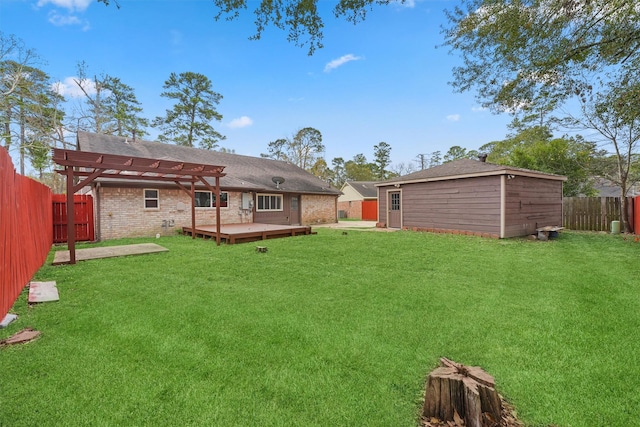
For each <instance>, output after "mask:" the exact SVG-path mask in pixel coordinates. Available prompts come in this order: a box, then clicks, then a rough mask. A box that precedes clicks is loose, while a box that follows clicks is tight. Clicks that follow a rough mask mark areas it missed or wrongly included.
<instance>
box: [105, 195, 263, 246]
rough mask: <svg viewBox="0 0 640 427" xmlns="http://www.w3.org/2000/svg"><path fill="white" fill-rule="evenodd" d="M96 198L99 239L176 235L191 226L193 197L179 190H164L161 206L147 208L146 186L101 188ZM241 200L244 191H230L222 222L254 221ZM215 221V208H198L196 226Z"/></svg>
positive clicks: (223, 210) (221, 213)
mask: <svg viewBox="0 0 640 427" xmlns="http://www.w3.org/2000/svg"><path fill="white" fill-rule="evenodd" d="M149 188H151V187H149ZM94 197H95V199H96V202H97V203H98V204H99V206H98V208H97V209H96V216H97V217H98V219H99V221H97V222H96V224H97V225H98V227H97V228H98V230H97V233H96V234H97V236H96V237H97V239H99V240H107V239H118V238H122V237H150V236H155V235H156V234H160V235H172V234H175V233H177V232H178V230H182V227H184V226H187V227H190V226H191V200H190V198H189V196H188V195H187V194H186V193H185V192H184V191H182V190H179V189H176V190H171V189H160V190H159V198H160V202H159V204H160V206H159V208H157V209H145V208H144V189H142V188H111V187H99V194H98V195H95V194H94ZM241 203H242V193H238V192H229V199H228V207H224V208H220V219H221V223H222V224H235V223H242V222H253V216H252V214H251V213H250V212H249V211H241V210H240V205H241ZM98 211H99V212H98ZM241 212H242V215H240V213H241ZM215 223H216V209H215V208H209V209H206V208H196V225H205V224H215Z"/></svg>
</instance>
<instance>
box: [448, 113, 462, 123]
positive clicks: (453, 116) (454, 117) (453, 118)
mask: <svg viewBox="0 0 640 427" xmlns="http://www.w3.org/2000/svg"><path fill="white" fill-rule="evenodd" d="M447 120H449V121H450V122H458V121H460V114H449V115H448V116H447Z"/></svg>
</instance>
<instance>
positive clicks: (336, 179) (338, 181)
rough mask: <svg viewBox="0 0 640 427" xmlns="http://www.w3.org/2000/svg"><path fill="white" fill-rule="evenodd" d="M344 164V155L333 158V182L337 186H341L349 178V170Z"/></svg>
mask: <svg viewBox="0 0 640 427" xmlns="http://www.w3.org/2000/svg"><path fill="white" fill-rule="evenodd" d="M344 164H345V163H344V159H343V158H342V157H334V158H333V160H331V166H332V169H331V183H332V184H333V186H334V187H336V188H341V187H342V185H343V184H344V183H345V181H346V180H347V171H346V169H345V167H344Z"/></svg>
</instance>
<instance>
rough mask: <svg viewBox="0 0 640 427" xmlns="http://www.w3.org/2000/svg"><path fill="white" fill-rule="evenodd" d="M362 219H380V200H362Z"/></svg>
mask: <svg viewBox="0 0 640 427" xmlns="http://www.w3.org/2000/svg"><path fill="white" fill-rule="evenodd" d="M362 220H363V221H377V220H378V201H377V200H363V201H362Z"/></svg>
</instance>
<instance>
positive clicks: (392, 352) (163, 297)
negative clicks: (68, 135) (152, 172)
mask: <svg viewBox="0 0 640 427" xmlns="http://www.w3.org/2000/svg"><path fill="white" fill-rule="evenodd" d="M145 241H154V242H158V243H160V244H162V245H163V246H165V247H167V248H168V249H169V250H170V251H169V252H167V253H162V254H153V255H144V256H135V257H125V258H114V259H103V260H94V261H83V262H80V263H78V264H77V265H75V266H57V267H52V266H50V265H49V264H47V265H46V266H44V267H43V268H42V269H41V270H40V271H39V272H38V273H37V275H36V278H35V279H37V280H55V281H56V282H57V285H58V288H59V291H60V295H61V300H60V301H59V302H57V303H47V304H42V305H37V306H33V307H30V308H29V307H27V305H26V291H25V292H23V294H22V295H21V297H20V298H19V300H18V301H17V303H16V305H15V307H14V311H15V312H17V313H19V315H20V317H19V320H17V321H16V322H14V323H13V324H11V325H10V327H9V328H7V329H4V330H0V338H4V337H6V336H9V335H10V334H12V333H14V332H16V331H17V330H19V329H21V328H23V327H27V326H31V327H34V328H36V329H38V330H40V331H42V336H41V338H39V339H38V340H37V341H35V342H33V343H30V344H26V345H23V346H13V347H6V348H3V349H1V350H0V375H1V376H0V425H3V426H4V425H8V426H33V425H69V426H72V425H73V426H81V425H104V426H108V425H136V426H147V425H148V426H151V425H153V426H156V425H180V426H199V425H220V426H247V425H256V426H291V425H305V426H363V425H366V426H415V425H416V424H417V419H418V414H419V411H420V409H421V399H422V395H423V391H424V383H425V378H426V376H427V375H428V373H429V371H430V370H431V369H432V368H434V367H435V366H436V364H437V363H438V358H439V357H441V356H446V357H449V358H451V359H453V360H455V361H458V362H461V363H465V364H469V365H478V366H481V367H483V368H484V369H485V370H487V371H488V372H489V373H491V374H492V375H494V376H495V378H496V382H497V385H498V389H499V391H500V392H501V393H502V394H503V395H504V396H505V397H506V398H507V399H508V400H509V401H510V402H512V403H513V404H514V405H515V407H516V408H517V410H518V416H519V417H520V418H521V419H522V420H524V421H525V422H526V423H527V425H530V426H547V425H551V424H554V425H558V426H571V427H576V426H594V425H597V426H634V425H640V421H638V416H637V414H638V413H640V394H638V392H637V378H639V377H640V360H639V359H638V358H637V357H636V356H637V354H639V352H640V341H639V340H638V339H637V331H638V330H639V328H640V292H639V291H640V283H639V281H638V277H639V276H640V262H638V253H639V251H640V244H636V243H634V242H633V241H631V240H623V238H622V237H621V236H611V235H604V234H602V235H599V234H581V233H571V232H563V233H562V234H561V236H560V238H559V239H557V240H553V241H550V242H532V241H526V240H519V239H510V240H500V241H498V240H490V239H482V238H476V237H470V236H453V235H438V234H427V233H413V232H396V233H376V232H368V231H360V232H358V231H350V232H349V234H348V235H343V234H342V232H341V231H340V230H331V229H320V230H319V231H318V234H317V235H312V236H301V237H293V238H286V239H276V240H269V241H268V242H266V246H268V252H267V253H257V252H255V245H254V244H251V243H249V244H238V245H222V246H220V247H216V246H215V243H213V242H211V241H203V240H192V239H190V238H188V237H183V236H176V237H169V238H163V239H161V240H159V241H156V240H144V239H135V240H121V241H111V242H107V243H102V245H114V244H124V243H142V242H145ZM51 259H52V255H51V256H50V259H49V262H50V261H51Z"/></svg>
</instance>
